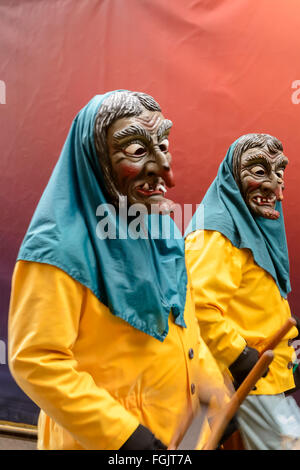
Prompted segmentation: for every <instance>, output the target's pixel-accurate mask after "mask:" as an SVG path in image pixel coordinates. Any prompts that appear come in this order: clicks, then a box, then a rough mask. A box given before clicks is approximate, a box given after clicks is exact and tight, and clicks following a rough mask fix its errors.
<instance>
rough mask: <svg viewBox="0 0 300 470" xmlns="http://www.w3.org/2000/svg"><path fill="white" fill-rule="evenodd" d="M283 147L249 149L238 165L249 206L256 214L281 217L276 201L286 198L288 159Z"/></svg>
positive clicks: (241, 188)
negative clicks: (285, 186) (285, 184)
mask: <svg viewBox="0 0 300 470" xmlns="http://www.w3.org/2000/svg"><path fill="white" fill-rule="evenodd" d="M254 142H255V141H254ZM277 142H279V141H277ZM279 144H280V142H279ZM280 146H281V144H280V145H278V147H279V148H276V151H274V149H272V150H271V148H270V146H268V145H263V146H255V147H253V148H249V149H248V150H246V151H245V152H243V153H242V154H241V156H240V159H239V164H238V170H237V176H238V184H239V187H240V190H241V193H242V195H243V198H244V200H245V202H246V204H247V206H248V208H249V209H250V211H251V212H252V213H253V214H254V215H257V216H261V217H265V218H267V219H278V217H279V215H280V214H279V212H278V211H277V210H275V204H276V201H282V200H283V190H284V180H283V176H284V170H285V168H286V166H287V164H288V159H287V157H286V156H285V155H284V154H283V152H282V147H281V148H280Z"/></svg>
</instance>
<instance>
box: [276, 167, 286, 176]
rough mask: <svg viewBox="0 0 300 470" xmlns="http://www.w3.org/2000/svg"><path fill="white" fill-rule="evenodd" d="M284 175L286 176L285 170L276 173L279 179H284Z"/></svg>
mask: <svg viewBox="0 0 300 470" xmlns="http://www.w3.org/2000/svg"><path fill="white" fill-rule="evenodd" d="M283 174H284V170H283V169H281V170H277V171H276V175H277V176H278V178H283Z"/></svg>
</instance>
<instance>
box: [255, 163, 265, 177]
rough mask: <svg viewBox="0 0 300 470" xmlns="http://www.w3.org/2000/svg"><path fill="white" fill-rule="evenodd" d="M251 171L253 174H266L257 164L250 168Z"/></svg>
mask: <svg viewBox="0 0 300 470" xmlns="http://www.w3.org/2000/svg"><path fill="white" fill-rule="evenodd" d="M251 173H252V174H253V175H255V176H264V175H265V174H266V170H265V169H264V168H263V167H262V166H259V165H256V166H254V167H252V168H251Z"/></svg>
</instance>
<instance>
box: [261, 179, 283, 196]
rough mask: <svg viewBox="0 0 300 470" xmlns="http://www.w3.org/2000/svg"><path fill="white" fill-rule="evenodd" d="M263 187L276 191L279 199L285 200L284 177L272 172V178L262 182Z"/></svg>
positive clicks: (266, 189)
mask: <svg viewBox="0 0 300 470" xmlns="http://www.w3.org/2000/svg"><path fill="white" fill-rule="evenodd" d="M261 188H262V189H263V190H265V191H266V192H268V191H270V192H272V193H274V194H275V195H276V199H277V201H283V190H284V183H283V179H282V178H281V177H280V176H278V175H276V173H272V174H271V176H270V178H268V179H267V180H265V181H264V182H263V183H262V185H261Z"/></svg>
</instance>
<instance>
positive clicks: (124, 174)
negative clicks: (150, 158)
mask: <svg viewBox="0 0 300 470" xmlns="http://www.w3.org/2000/svg"><path fill="white" fill-rule="evenodd" d="M140 171H141V168H140V167H139V166H138V165H133V164H130V163H127V162H122V163H120V164H119V165H118V167H117V169H116V174H117V177H118V180H119V182H121V183H122V182H125V181H127V180H132V179H134V178H136V177H137V176H138V174H139V173H140Z"/></svg>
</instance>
